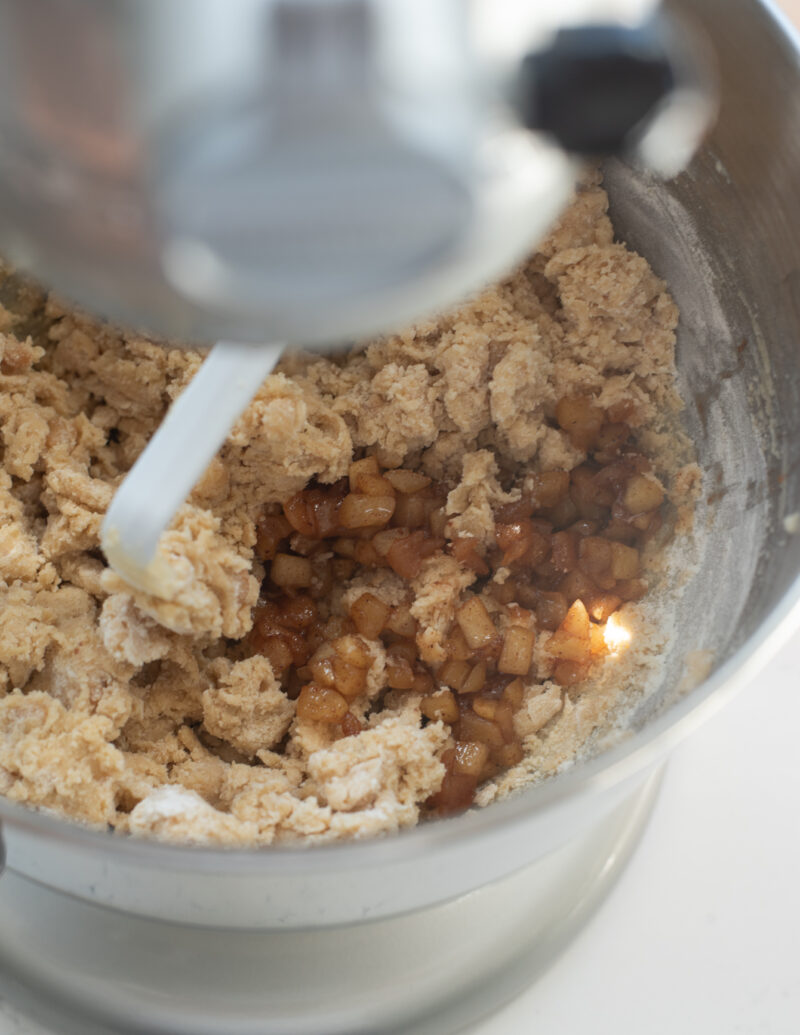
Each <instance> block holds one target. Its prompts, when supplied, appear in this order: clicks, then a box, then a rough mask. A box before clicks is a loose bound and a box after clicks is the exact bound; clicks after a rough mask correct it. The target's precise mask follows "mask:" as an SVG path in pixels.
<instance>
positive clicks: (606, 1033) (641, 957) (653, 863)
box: [475, 633, 800, 1035]
mask: <svg viewBox="0 0 800 1035" xmlns="http://www.w3.org/2000/svg"><path fill="white" fill-rule="evenodd" d="M799 738H800V633H798V634H796V635H795V637H794V639H793V641H792V642H791V643H790V644H789V645H788V646H787V647H786V648H784V650H783V651H782V652H781V654H780V655H779V656H778V657H777V658H776V659H775V660H774V661H773V662H772V663H771V664H770V666H769V667H768V668H767V669H765V671H764V672H763V673H762V675H761V676H760V677H759V678H758V679H757V680H756V681H755V682H754V683H752V684H751V685H750V686H748V687H747V689H746V690H744V691H742V693H741V694H740V695H739V696H738V697H737V698H736V699H735V700H734V701H733V702H732V703H731V704H730V705H728V706H727V707H726V708H725V709H724V710H723V711H722V713H721V714H719V715H718V716H716V717H715V718H714V719H712V720H710V721H709V722H708V723H707V724H706V725H705V726H703V727H702V728H701V729H700V730H699V731H697V732H696V733H695V734H694V735H693V736H691V737H690V738H689V739H688V740H687V741H686V742H685V743H684V745H683V746H682V747H681V748H679V750H678V751H677V752H676V753H675V755H673V757H672V760H671V762H670V764H669V767H668V770H667V775H666V779H665V781H664V785H663V788H662V792H661V796H660V799H659V801H658V803H657V805H656V808H655V811H654V813H653V816H652V819H651V822H650V825H649V827H648V828H647V830H646V831H645V834H644V838H643V840H642V843H641V845H640V846H639V849H638V850H637V852H636V854H635V855H634V857H633V859H632V861H631V863H630V865H629V867H628V869H627V871H626V872H625V873H624V874H623V875H622V878H621V880H620V882H619V884H618V885H617V887H616V888H615V889H614V890H613V891H612V893H611V896H610V897H609V899H607V901H606V902H605V903H604V904H603V906H602V907H601V908H600V910H599V912H598V913H597V915H596V916H595V917H594V919H593V920H592V921H591V923H590V924H589V926H588V927H587V928H586V929H585V930H584V931H583V932H582V933H581V935H580V936H579V937H578V939H577V940H576V941H575V942H573V944H572V945H571V946H570V947H569V948H568V949H567V951H566V953H565V954H564V956H562V958H561V959H560V960H559V961H558V962H557V963H556V964H555V966H553V968H552V969H551V970H550V971H549V972H548V973H547V974H545V975H544V977H542V978H541V979H540V980H539V981H538V983H537V984H536V985H535V986H534V987H532V988H531V989H530V990H529V991H528V992H526V993H525V995H523V996H522V997H521V998H519V999H517V1000H516V1001H515V1002H514V1003H513V1004H511V1005H510V1006H508V1007H506V1009H505V1010H504V1011H502V1012H501V1013H500V1014H498V1015H496V1016H495V1017H494V1018H492V1020H490V1021H489V1022H487V1023H485V1024H483V1025H482V1026H480V1027H479V1028H478V1029H476V1032H475V1035H521V1033H523V1032H525V1033H528V1032H531V1031H537V1032H541V1033H544V1035H549V1033H551V1032H553V1033H555V1032H559V1033H573V1032H583V1031H586V1032H591V1033H592V1035H612V1033H613V1035H628V1033H630V1035H639V1033H641V1032H647V1035H676V1033H679V1032H687V1033H695V1032H698V1033H700V1032H702V1033H703V1035H732V1033H737V1035H739V1033H741V1035H751V1033H752V1035H794V1033H796V1032H798V1031H800V751H798V739H799Z"/></svg>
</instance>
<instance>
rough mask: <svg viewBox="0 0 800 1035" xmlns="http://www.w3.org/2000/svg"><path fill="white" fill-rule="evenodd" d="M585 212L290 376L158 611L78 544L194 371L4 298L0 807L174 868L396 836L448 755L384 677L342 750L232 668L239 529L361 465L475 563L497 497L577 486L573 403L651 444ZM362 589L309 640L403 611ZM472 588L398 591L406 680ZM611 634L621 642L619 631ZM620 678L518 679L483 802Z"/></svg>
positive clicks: (449, 582)
mask: <svg viewBox="0 0 800 1035" xmlns="http://www.w3.org/2000/svg"><path fill="white" fill-rule="evenodd" d="M606 209H607V199H606V196H605V193H604V191H603V190H602V188H601V187H600V185H599V181H598V180H597V179H596V178H594V177H589V178H587V180H586V181H585V182H584V183H583V185H582V186H581V187H580V188H579V191H578V193H577V195H576V198H575V201H574V203H573V205H572V207H571V208H570V209H569V211H568V212H567V213H566V214H565V216H564V217H563V218H562V220H561V222H560V223H559V225H558V226H557V227H556V228H555V229H554V230H553V231H552V233H551V234H550V236H549V237H548V238H547V239H546V240H545V241H544V242H543V243H542V245H541V247H540V250H539V252H538V253H537V254H536V255H535V256H533V258H532V259H531V260H530V261H529V262H528V263H526V264H525V265H524V266H523V267H522V268H521V269H519V270H518V271H517V272H516V273H514V274H513V275H512V276H511V277H510V278H509V279H508V280H507V281H505V282H503V283H502V284H499V285H496V286H493V287H490V288H488V289H487V290H485V291H484V292H483V293H481V294H480V295H478V296H476V297H474V298H472V299H470V300H469V301H467V302H465V303H464V304H463V305H461V306H460V307H458V308H456V309H454V310H452V311H451V312H449V313H447V314H446V315H444V316H442V317H438V318H432V319H429V320H423V321H421V322H420V323H418V324H417V325H416V326H415V327H412V328H410V329H408V330H406V331H404V332H403V333H401V334H396V335H392V336H389V337H386V338H382V339H380V340H377V341H373V342H371V343H369V344H368V345H366V347H362V348H360V349H356V350H355V351H354V352H352V353H351V354H349V355H347V356H341V357H337V358H327V357H320V356H318V355H314V356H309V355H305V354H302V353H297V354H293V355H291V356H288V357H287V358H286V359H285V360H284V362H283V365H282V367H281V369H280V371H279V372H277V373H275V374H273V375H272V376H270V377H268V378H267V379H266V381H265V382H264V384H263V385H262V386H261V388H260V389H259V391H258V393H257V395H256V397H255V399H254V400H253V402H252V404H251V406H250V407H249V409H248V410H247V412H246V413H245V415H244V416H243V417H242V418H241V420H240V421H239V422H238V424H237V425H236V427H235V428H234V429H233V431H232V432H231V434H230V436H229V438H228V440H227V442H226V444H225V446H224V447H223V449H222V450H221V452H220V454H219V456H218V457H217V458H216V459H215V460H214V462H213V463H212V464H211V465H210V467H209V469H208V470H207V472H206V474H205V476H204V477H203V479H202V481H201V482H200V484H198V486H197V487H196V488H195V490H194V492H193V493H192V496H191V498H190V500H189V501H188V502H187V504H186V505H185V506H184V507H183V509H182V510H181V512H180V514H179V516H178V518H177V519H176V521H175V523H174V525H173V527H172V528H171V529H170V531H169V532H168V534H167V535H166V538H165V542H164V550H165V553H166V555H167V556H168V558H169V560H170V563H171V564H172V565H173V567H174V569H175V570H176V571H177V572H178V573H179V575H180V576H181V577H182V589H181V591H180V592H179V593H178V594H177V595H176V597H175V598H174V599H172V600H170V601H169V602H166V601H163V600H159V599H156V598H153V597H150V596H147V595H146V594H143V593H141V592H139V591H137V590H134V589H132V588H131V587H130V586H128V585H127V584H126V583H125V582H124V581H123V580H122V579H121V578H120V577H119V576H117V575H116V574H115V573H113V572H111V571H110V570H108V569H106V568H105V565H104V560H103V556H102V554H101V552H100V549H99V532H100V525H101V522H102V518H103V515H104V513H105V511H106V509H107V507H108V505H109V501H110V500H111V498H112V496H113V493H114V490H115V488H116V486H118V485H119V483H120V482H121V480H122V478H123V477H124V476H125V473H126V472H127V471H128V470H129V468H130V467H131V465H132V463H133V462H134V460H135V459H136V457H137V456H138V455H139V453H140V452H141V450H142V449H143V447H144V446H145V444H146V443H147V441H148V439H149V438H150V436H151V435H152V434H153V432H154V431H155V429H156V428H157V427H158V424H159V422H160V421H161V420H162V418H163V417H164V414H165V413H166V411H167V409H168V407H169V405H170V403H171V402H172V401H173V400H174V399H175V398H176V397H177V396H178V395H179V393H180V392H181V391H182V390H183V389H184V388H185V386H186V385H187V384H188V382H189V381H190V379H191V377H192V376H193V374H194V373H195V372H196V371H197V369H198V367H199V365H200V363H201V362H202V353H200V352H198V351H192V350H182V349H177V348H164V347H161V346H159V345H157V344H154V343H152V342H150V341H147V340H145V339H143V338H141V337H139V336H137V335H135V334H132V333H125V332H121V331H118V330H115V329H113V328H110V327H107V326H104V325H100V324H98V323H96V322H93V321H92V320H90V319H88V318H86V317H84V316H82V315H80V314H77V313H76V312H74V311H73V310H71V309H69V308H66V307H64V306H63V305H61V304H59V303H58V302H57V301H55V300H53V299H45V298H39V297H37V296H35V294H31V293H30V292H27V293H26V291H25V290H24V289H22V288H20V287H19V285H18V282H17V281H16V280H15V278H14V277H13V276H12V275H11V274H7V275H6V276H5V278H4V280H3V281H2V283H0V299H3V300H4V302H5V311H4V312H3V314H2V315H3V321H2V326H3V328H4V331H3V332H0V438H1V440H2V448H3V454H2V466H1V467H0V597H1V598H2V603H1V605H0V793H2V794H4V795H6V796H7V797H8V798H10V799H11V800H13V801H17V802H22V803H25V804H26V805H29V806H34V807H40V808H44V809H51V810H55V811H56V812H58V813H60V814H63V815H65V816H68V817H70V818H72V819H74V820H78V821H80V822H83V823H87V824H92V825H96V826H104V825H106V824H108V825H110V826H111V827H114V828H115V829H117V830H121V831H129V832H131V833H133V834H137V835H149V836H155V837H161V838H167V839H177V840H184V841H189V842H193V843H215V844H228V845H235V844H240V845H252V844H267V843H271V842H284V841H292V840H297V839H303V840H316V841H325V840H330V839H335V838H341V837H364V836H368V835H373V834H379V833H386V832H390V831H394V830H397V829H399V828H401V827H407V826H410V825H413V824H414V823H416V822H417V821H418V819H419V817H420V807H421V805H422V804H423V803H424V801H425V800H426V799H427V798H428V797H429V796H430V795H432V794H433V793H435V792H436V791H437V790H438V789H439V786H440V784H441V782H442V778H443V774H444V766H443V764H442V761H441V757H442V754H443V753H444V752H445V751H446V750H447V749H448V747H450V746H451V743H452V742H451V740H450V738H449V734H448V730H447V728H446V727H445V726H443V725H442V723H441V722H428V723H424V722H423V721H422V718H421V713H420V699H419V697H418V696H415V695H414V694H405V695H398V694H397V693H389V694H384V693H383V691H384V685H385V684H384V675H383V673H384V657H383V654H382V651H381V650H380V649H376V652H375V654H374V657H373V660H372V667H371V668H370V675H369V679H368V682H367V689H366V691H365V692H364V694H363V695H362V697H361V698H360V699H359V700H358V701H357V702H355V704H354V705H353V708H352V710H353V712H354V714H356V715H357V716H358V717H359V719H360V720H361V721H363V723H364V729H363V731H362V732H360V733H358V734H357V735H355V736H349V737H342V736H340V735H339V734H335V733H334V732H332V728H331V727H330V726H324V725H322V724H321V723H315V722H309V721H300V720H299V719H298V718H297V716H296V714H295V712H296V704H295V701H294V700H292V699H291V698H290V696H289V695H288V694H287V693H286V688H284V687H282V686H281V684H280V682H279V680H278V679H276V676H275V674H274V673H273V671H272V668H271V666H270V663H269V661H268V660H267V659H266V658H263V657H252V658H248V657H247V656H246V654H245V653H243V651H242V649H241V645H240V641H241V640H242V638H243V637H245V636H246V634H247V633H248V631H249V630H250V628H251V624H252V611H253V607H254V605H255V604H256V602H257V599H258V594H259V585H260V581H261V579H262V577H263V569H262V567H261V565H260V564H259V563H258V561H257V560H255V559H254V549H253V548H254V544H255V542H256V520H257V518H258V516H259V514H260V513H261V511H262V509H263V507H264V505H265V504H270V503H281V502H283V501H284V500H286V498H287V497H288V496H289V495H290V494H292V493H294V492H296V491H298V490H300V489H301V488H303V487H304V486H305V485H306V484H307V483H308V481H309V480H310V479H312V478H316V479H317V480H318V481H319V482H321V483H331V482H333V481H335V480H336V479H339V478H341V477H342V476H343V475H345V474H346V473H347V470H348V466H349V464H350V462H351V461H352V459H353V457H354V455H362V454H363V453H364V451H366V452H368V453H374V454H375V455H376V456H377V458H378V460H379V461H380V463H381V465H383V466H387V467H394V466H399V465H403V466H405V467H410V468H414V469H418V470H421V471H424V472H425V473H427V474H428V475H430V476H431V477H433V478H435V479H437V480H441V481H444V482H446V483H448V485H449V486H451V491H450V493H449V496H448V500H447V513H448V516H449V518H450V524H449V526H448V533H447V534H448V536H451V537H452V536H455V535H458V534H461V535H470V536H474V537H475V538H476V539H478V540H480V541H484V542H485V541H489V540H491V538H492V536H493V532H494V519H493V516H492V513H493V509H495V508H496V507H498V506H499V505H502V504H503V503H504V502H508V501H509V500H511V499H514V498H516V496H518V494H519V484H518V483H519V474H520V471H522V472H523V473H524V472H526V471H527V472H536V471H549V470H554V469H563V468H566V469H571V468H573V467H575V466H576V465H577V464H579V463H581V462H582V461H583V459H585V457H584V454H583V453H582V452H581V451H580V450H579V449H577V448H576V447H575V446H574V445H573V444H572V443H571V442H570V440H569V439H568V437H567V436H566V435H565V434H564V432H562V431H561V430H560V429H559V428H558V427H557V425H556V423H555V421H554V419H553V417H554V412H555V405H556V402H557V401H558V400H559V399H560V398H562V397H563V396H565V395H570V394H576V393H588V394H595V395H596V396H597V399H598V402H599V404H600V405H602V406H605V407H608V406H611V405H613V404H615V403H618V402H622V401H628V402H629V403H630V412H631V417H630V420H629V422H630V424H631V425H632V426H633V427H634V428H636V429H639V430H640V431H641V432H642V433H644V432H645V431H647V432H651V433H654V434H655V433H657V434H658V435H660V436H661V440H663V441H664V442H667V441H670V440H669V437H668V436H665V435H664V432H665V429H668V428H669V426H670V423H671V421H672V419H673V417H674V414H675V412H676V411H677V409H678V407H679V401H678V399H677V396H676V394H675V387H674V383H675V382H674V374H675V371H674V362H673V346H674V327H675V324H676V320H677V311H676V308H675V305H674V304H673V302H672V300H671V299H670V297H669V295H668V293H667V291H666V289H665V286H664V284H663V283H662V282H661V281H660V280H659V279H658V278H657V277H655V276H654V275H653V273H652V272H651V270H650V269H649V267H648V265H647V263H646V262H645V261H644V259H642V258H640V257H639V256H637V255H635V254H633V253H632V252H631V251H629V250H628V249H627V248H626V247H625V245H624V244H621V243H617V242H615V241H614V239H613V231H612V227H611V224H610V222H609V219H608V216H607V214H606ZM662 460H663V462H661V463H660V466H659V468H658V471H659V475H660V477H662V479H663V480H666V481H667V482H669V480H670V479H671V478H672V479H673V480H674V479H675V478H676V477H677V476H678V470H677V468H678V463H677V461H676V459H675V454H674V451H671V450H670V449H667V448H665V449H664V451H663V456H662ZM682 477H683V480H684V481H686V480H687V478H688V476H687V475H686V474H684V475H683V476H682ZM514 481H516V483H517V484H516V487H515V488H514V489H509V488H508V486H509V485H510V484H511V483H512V482H514ZM504 486H506V488H504ZM515 493H516V496H515ZM359 579H360V581H358V580H357V582H356V584H354V585H353V586H350V587H347V586H344V587H339V590H338V597H336V595H334V599H333V601H332V603H331V620H332V621H335V619H336V615H337V609H338V613H339V614H343V613H344V612H345V609H346V607H347V605H348V602H349V601H351V600H352V599H353V595H354V593H356V590H357V589H359V588H361V589H363V588H364V587H365V586H366V585H368V586H369V587H370V588H371V589H372V591H373V592H375V593H376V595H378V596H380V597H381V598H382V599H385V600H386V601H387V602H389V603H390V604H392V603H397V602H398V600H400V599H401V598H402V596H403V593H404V592H405V591H406V587H404V586H403V584H402V583H401V582H400V580H398V579H397V578H396V577H395V576H394V575H393V574H392V573H391V572H388V571H381V572H376V573H373V575H372V576H369V577H364V576H360V577H359ZM474 579H475V575H474V573H473V572H471V571H470V570H469V569H465V568H464V567H463V566H461V565H460V564H459V563H458V562H457V561H455V560H454V559H453V558H452V557H447V556H445V557H438V558H432V559H431V560H430V561H428V562H426V563H425V565H424V566H423V568H422V570H421V572H420V574H419V576H418V577H417V578H416V579H415V580H414V583H413V587H412V589H413V599H412V601H411V612H412V614H413V616H414V617H415V618H416V619H417V620H418V622H419V629H420V632H419V638H418V647H419V650H420V653H421V655H422V656H423V658H425V659H426V660H428V661H431V662H435V661H436V660H441V658H442V657H443V648H442V642H443V638H444V636H445V634H446V633H447V630H448V628H449V627H450V626H451V625H452V621H453V612H454V609H455V607H456V606H457V605H458V603H459V601H460V600H461V599H462V597H463V595H464V593H465V591H467V589H468V588H469V586H470V584H471V583H472V582H473V581H474ZM626 611H627V612H630V615H629V617H628V619H627V620H628V621H629V623H631V625H632V626H635V625H636V622H637V617H636V614H637V609H636V607H635V606H633V605H628V606H627V607H626ZM640 639H641V642H642V643H645V642H646V641H647V632H646V630H643V631H642V635H641V638H640ZM642 658H643V654H642V652H640V651H638V650H637V647H636V645H634V646H633V647H632V648H631V649H630V651H629V652H628V657H627V658H626V659H625V660H624V661H620V662H614V661H608V662H606V663H605V665H604V666H603V671H602V673H601V674H600V676H599V677H598V678H597V679H596V680H595V681H594V682H593V683H591V684H590V685H588V686H587V687H586V688H585V689H584V690H583V691H582V693H581V694H580V695H579V696H578V697H577V698H576V697H575V695H570V694H569V693H567V692H566V691H564V690H562V688H560V687H559V686H557V685H556V684H555V683H553V682H550V681H549V680H548V675H549V672H550V669H551V668H552V663H551V662H549V661H548V660H547V659H546V658H544V657H543V656H542V655H541V654H540V653H537V659H536V662H535V676H536V678H535V679H534V678H531V681H530V685H529V686H528V687H527V689H526V696H525V701H524V705H523V707H522V708H521V710H520V712H519V713H518V714H517V716H516V724H517V731H518V733H519V735H520V737H521V738H523V742H524V744H525V748H526V752H527V754H526V758H525V760H524V762H523V763H521V764H520V765H519V766H517V767H516V769H514V770H512V772H511V773H509V774H506V776H505V777H503V778H502V779H498V780H497V781H495V782H494V783H492V784H490V785H487V786H485V787H484V788H483V789H482V790H481V791H480V792H479V799H478V800H479V802H482V803H486V802H488V801H490V800H491V799H492V798H494V797H496V796H497V794H502V793H505V791H507V790H509V789H510V788H512V787H514V786H517V785H518V784H520V783H522V782H526V781H529V780H531V779H534V778H539V777H543V776H547V775H549V774H550V773H552V772H554V771H555V770H556V769H558V768H559V767H560V766H562V765H563V764H564V762H565V761H568V760H569V759H571V758H573V757H575V755H576V752H577V751H578V750H579V749H580V748H581V745H583V744H585V743H586V741H587V739H588V738H590V737H591V736H592V735H594V734H595V733H596V732H597V731H598V730H599V729H600V728H601V727H602V725H603V723H604V722H605V721H606V720H607V719H608V717H609V716H610V715H612V714H613V710H614V708H615V706H616V704H617V702H618V701H619V700H620V698H621V697H622V696H623V695H625V694H626V693H628V692H630V691H631V689H632V687H634V686H635V685H636V683H637V678H638V677H637V675H636V671H637V670H636V665H638V664H644V663H645V662H644V661H642ZM548 665H549V666H550V667H549V668H548Z"/></svg>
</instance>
